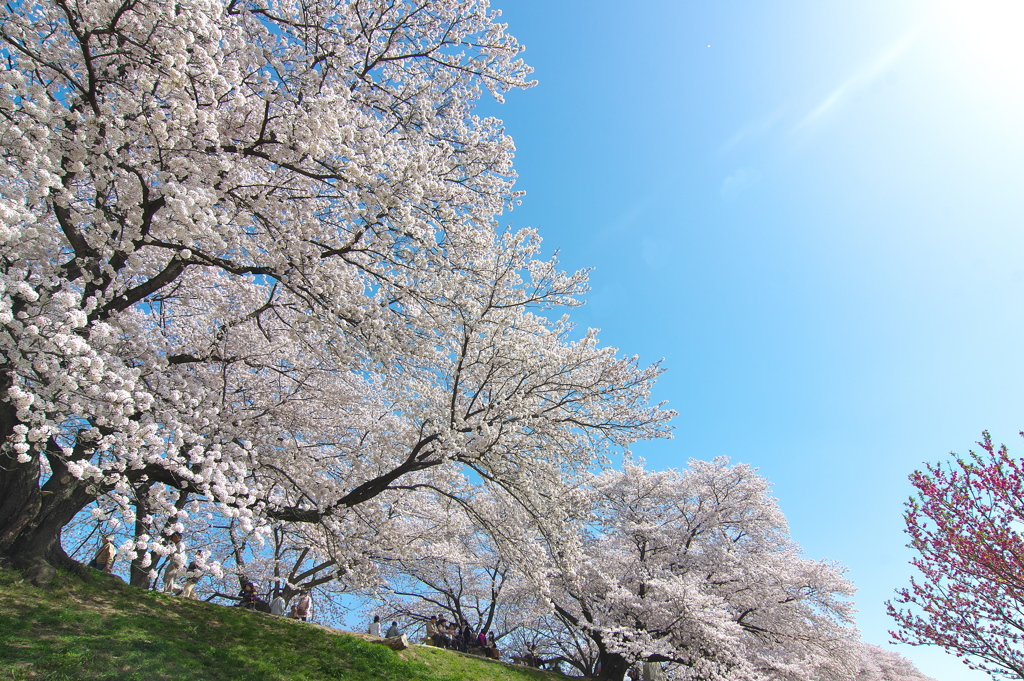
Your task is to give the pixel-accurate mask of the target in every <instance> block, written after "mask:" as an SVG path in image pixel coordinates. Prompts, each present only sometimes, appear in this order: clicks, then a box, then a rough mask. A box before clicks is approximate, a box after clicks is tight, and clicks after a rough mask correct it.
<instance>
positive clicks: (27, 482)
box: [0, 455, 95, 584]
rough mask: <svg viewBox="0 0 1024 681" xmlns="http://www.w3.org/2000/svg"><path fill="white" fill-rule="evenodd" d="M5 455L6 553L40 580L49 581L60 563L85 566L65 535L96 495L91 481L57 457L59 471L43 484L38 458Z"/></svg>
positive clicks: (1, 508) (2, 529)
mask: <svg viewBox="0 0 1024 681" xmlns="http://www.w3.org/2000/svg"><path fill="white" fill-rule="evenodd" d="M2 458H3V460H4V463H5V464H7V465H4V466H0V498H2V499H3V501H2V502H0V555H2V556H3V558H4V559H5V562H8V563H9V564H10V565H12V566H13V567H15V568H17V569H20V570H22V571H24V572H25V576H26V577H28V579H29V580H30V581H32V582H33V583H36V584H45V583H46V582H49V581H50V579H52V578H53V576H54V574H55V571H54V568H56V567H61V568H66V569H70V570H72V571H75V572H81V571H82V570H83V569H84V568H83V567H82V565H81V564H80V563H78V562H76V561H74V560H72V559H71V558H70V557H69V556H68V555H67V554H66V553H65V552H64V549H63V547H61V545H60V535H61V531H62V530H63V529H64V526H65V525H67V524H68V523H69V522H71V519H72V518H74V517H75V516H76V515H77V514H78V513H79V512H80V511H81V510H82V509H83V508H85V507H86V506H87V505H88V504H89V503H90V502H92V501H93V500H94V499H95V496H94V495H93V494H91V493H89V492H87V491H86V489H85V488H86V483H84V482H82V481H81V480H78V479H76V478H74V477H72V476H71V475H70V474H69V473H68V472H67V469H66V468H65V467H64V465H63V463H61V462H59V461H54V462H52V463H51V466H53V467H54V473H53V475H52V476H50V478H49V479H48V480H47V481H46V483H45V484H44V485H43V486H42V487H40V486H39V464H38V463H37V462H36V461H34V460H33V461H31V462H29V463H27V464H19V463H17V461H16V459H14V458H13V457H11V456H7V455H2ZM54 464H57V465H54Z"/></svg>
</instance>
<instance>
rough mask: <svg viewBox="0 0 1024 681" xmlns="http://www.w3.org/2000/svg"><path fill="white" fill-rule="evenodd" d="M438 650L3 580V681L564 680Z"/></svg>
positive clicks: (71, 585)
mask: <svg viewBox="0 0 1024 681" xmlns="http://www.w3.org/2000/svg"><path fill="white" fill-rule="evenodd" d="M565 678H566V677H563V676H561V675H558V674H552V673H549V672H541V671H539V670H534V669H526V668H524V667H514V666H510V665H504V664H500V663H495V662H488V661H486V660H483V659H478V658H471V657H468V656H463V655H458V654H456V653H452V652H449V651H445V650H438V649H436V648H428V647H425V646H413V647H412V648H410V649H409V650H405V651H402V652H401V653H395V652H393V651H391V650H389V649H387V648H385V647H384V646H381V645H377V644H374V643H369V642H367V641H364V640H362V639H360V638H357V637H353V636H347V635H337V634H333V633H331V632H329V631H325V630H324V629H321V628H319V627H316V626H312V625H308V624H304V623H302V622H296V621H291V620H285V619H280V618H276V617H270V616H269V615H260V614H258V613H250V612H246V611H241V610H239V609H237V608H226V607H223V606H216V605H210V604H207V603H199V602H196V601H187V600H182V599H180V598H176V597H174V596H166V595H163V594H158V593H154V592H150V591H142V590H140V589H134V588H132V587H129V586H126V585H125V584H123V583H122V582H120V581H119V580H115V579H112V578H105V577H102V576H99V575H96V576H95V577H93V578H92V579H91V580H90V581H88V582H83V581H81V580H79V579H77V578H74V577H70V576H67V575H64V574H60V575H58V577H57V579H56V580H54V583H53V585H51V586H50V587H48V588H46V589H39V588H36V587H33V586H31V585H30V584H28V583H25V582H22V581H21V579H20V576H19V575H17V574H16V573H13V572H8V571H0V680H3V681H6V680H8V679H18V680H20V679H40V680H43V679H45V680H47V681H58V680H59V681H64V680H69V681H70V680H72V679H75V680H77V679H87V680H89V681H93V680H98V679H111V680H113V679H118V680H119V681H130V680H136V679H137V680H139V681H161V680H165V679H175V680H176V679H181V680H183V681H184V680H186V679H187V680H189V681H193V680H195V679H201V680H203V681H221V680H225V681H226V680H228V679H231V680H232V681H235V680H250V679H251V680H253V681H255V680H257V679H258V680H260V681H263V680H268V681H269V680H273V681H321V680H324V681H326V680H327V679H333V680H340V681H371V680H372V681H376V680H378V679H379V680H380V681H456V680H458V681H560V680H563V679H565Z"/></svg>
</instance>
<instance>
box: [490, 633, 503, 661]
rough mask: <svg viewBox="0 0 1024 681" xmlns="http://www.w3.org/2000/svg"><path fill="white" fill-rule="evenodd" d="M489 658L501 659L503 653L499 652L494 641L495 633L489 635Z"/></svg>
mask: <svg viewBox="0 0 1024 681" xmlns="http://www.w3.org/2000/svg"><path fill="white" fill-rule="evenodd" d="M487 657H489V658H491V659H492V660H500V659H501V651H500V650H498V644H497V643H496V642H495V640H494V632H493V631H492V632H491V633H490V634H488V635H487Z"/></svg>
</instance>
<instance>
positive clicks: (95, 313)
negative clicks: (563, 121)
mask: <svg viewBox="0 0 1024 681" xmlns="http://www.w3.org/2000/svg"><path fill="white" fill-rule="evenodd" d="M0 39H2V46H0V53H2V56H3V60H4V69H3V71H2V72H0V139H2V148H3V153H4V163H3V166H2V168H0V173H2V174H0V220H2V222H0V320H2V322H3V326H2V330H0V345H2V357H0V442H2V443H3V445H2V451H0V560H2V562H3V563H4V564H5V565H11V566H14V567H16V568H18V569H21V570H23V571H24V572H25V574H26V576H27V577H28V578H29V579H31V580H33V581H34V582H36V583H45V582H46V581H47V580H48V579H50V578H51V576H52V574H53V572H54V568H55V567H64V568H67V569H70V570H81V569H82V567H81V563H80V562H79V561H76V560H75V559H74V557H73V556H76V555H81V551H83V550H87V549H86V548H85V547H87V546H88V545H89V540H90V535H92V534H94V533H95V532H96V531H97V530H99V531H101V532H102V533H114V534H119V535H120V536H121V537H122V539H123V541H122V542H121V555H122V557H123V558H124V559H125V560H127V561H129V563H130V564H129V568H128V570H127V575H126V576H127V577H128V579H129V580H130V581H131V583H133V584H136V585H138V586H150V585H152V584H153V583H154V579H155V578H156V577H157V572H158V570H157V568H158V567H159V566H160V565H161V561H163V562H164V563H166V561H167V560H169V557H170V556H172V555H177V554H178V552H179V551H180V546H178V545H177V544H176V543H175V542H174V541H173V538H175V537H177V536H178V534H179V533H181V534H184V535H185V537H186V538H187V539H186V542H187V543H191V545H192V546H199V545H203V546H205V547H206V549H207V553H206V556H205V557H204V558H203V559H202V560H200V561H199V562H200V564H201V565H200V567H204V568H205V567H208V568H209V572H211V573H212V574H214V575H215V576H220V577H221V578H223V579H224V580H230V579H236V580H237V579H262V580H267V581H273V582H274V583H276V584H277V585H278V586H280V587H281V588H282V589H283V590H284V592H285V593H286V595H288V594H292V593H294V592H295V591H296V590H297V589H299V588H309V587H320V588H333V589H337V590H349V591H351V590H363V591H366V590H368V589H377V590H378V592H380V589H381V588H382V585H385V586H386V587H387V588H386V589H385V591H384V593H386V594H388V598H389V599H391V604H392V605H393V606H394V607H395V608H398V607H407V608H408V607H411V606H409V603H410V599H411V601H412V602H415V601H416V600H417V599H419V600H423V599H424V598H426V599H432V600H431V602H433V603H434V604H436V605H439V606H441V607H443V608H449V609H451V612H452V613H453V615H462V614H464V608H468V607H469V603H470V601H468V600H465V599H464V598H463V595H464V594H465V593H468V592H469V591H473V590H477V591H478V590H479V588H483V587H486V588H487V589H489V592H488V594H484V596H485V597H481V598H477V599H476V600H474V601H473V607H474V608H476V613H477V616H478V619H479V620H481V621H482V620H484V619H486V622H487V623H488V625H490V626H497V627H498V628H499V629H501V630H502V632H503V634H508V635H509V636H510V637H514V636H519V637H521V638H522V640H523V642H524V643H525V642H527V639H529V641H530V642H533V643H537V642H538V641H541V642H543V643H544V644H545V645H546V646H547V647H548V649H549V650H551V651H553V652H557V656H558V657H559V658H560V660H561V661H564V662H565V664H567V665H570V666H573V667H575V668H577V669H578V670H579V671H581V672H585V673H593V672H594V670H595V666H596V665H597V664H598V663H599V664H600V667H601V670H602V672H601V673H602V676H603V677H604V678H607V679H621V678H622V676H623V674H624V673H625V671H626V669H627V667H629V666H630V665H632V664H634V663H636V662H638V661H641V660H645V661H651V662H664V663H666V664H667V665H668V669H669V670H670V673H672V674H673V675H674V676H675V677H676V678H680V679H707V680H712V679H748V678H749V679H762V678H763V679H818V678H821V679H824V678H836V679H838V678H852V677H854V676H856V675H857V674H860V675H861V677H862V678H864V679H866V680H869V681H874V680H875V679H882V678H886V679H890V678H897V677H896V676H893V675H892V674H890V675H888V676H885V675H882V676H879V674H882V672H878V673H877V674H876V673H875V671H871V670H876V671H877V670H878V669H882V668H883V667H885V668H886V669H889V668H892V669H895V668H898V667H899V664H896V663H893V662H892V660H891V659H888V658H885V655H884V654H883V653H880V652H872V651H871V650H870V649H866V648H862V647H859V644H857V643H856V637H855V633H854V630H853V628H852V623H851V619H850V618H851V611H850V606H849V603H848V601H847V597H848V596H849V595H850V593H851V587H850V585H849V583H848V582H847V581H845V580H844V579H843V577H842V574H841V570H839V569H838V568H837V567H836V566H834V565H830V564H827V563H822V562H815V561H809V560H807V559H804V558H802V557H800V556H799V553H798V551H797V549H796V547H795V545H794V544H793V543H792V542H791V541H790V539H789V538H788V536H787V533H786V529H785V521H784V518H783V517H782V515H781V513H780V512H779V511H778V508H777V507H776V506H775V504H774V502H773V501H772V500H771V498H770V497H769V496H768V488H767V484H766V482H765V481H764V480H763V479H762V478H759V477H758V476H756V475H755V474H754V473H753V472H752V471H751V470H750V469H749V468H747V467H745V466H729V465H727V464H726V463H725V462H724V461H715V462H712V463H699V462H694V463H693V464H692V466H691V468H690V470H689V471H687V472H685V473H676V472H666V473H658V472H649V471H646V470H645V469H644V468H643V467H642V465H640V464H638V463H636V462H631V461H627V463H626V464H625V465H624V466H623V468H622V469H621V470H614V469H611V468H608V467H607V464H608V463H609V458H608V456H609V455H610V454H611V453H613V452H615V451H621V450H623V449H625V448H627V447H628V446H629V445H630V443H633V442H636V441H638V440H644V439H651V438H659V437H666V436H667V435H668V434H669V426H668V421H669V420H670V419H671V417H672V416H673V414H672V412H671V411H670V410H667V409H665V408H664V407H663V406H662V405H652V404H651V403H650V400H649V393H650V389H651V386H652V384H653V382H654V380H655V379H656V377H657V376H658V375H659V373H660V371H661V369H660V368H659V366H658V365H652V366H647V367H645V366H641V365H640V364H639V363H638V360H637V359H636V358H635V357H633V358H630V357H621V356H619V355H618V354H617V353H616V351H615V350H614V349H611V348H605V347H602V346H600V345H599V343H598V341H597V337H596V333H595V332H594V331H587V332H577V331H576V330H575V329H574V328H573V326H572V325H571V323H570V322H569V320H568V318H567V316H566V315H565V311H566V310H567V309H570V308H572V307H573V306H575V305H577V304H579V301H580V296H581V295H582V294H583V293H585V291H586V286H587V277H586V273H585V272H576V273H566V272H563V271H561V270H560V269H559V267H558V265H557V263H556V262H555V261H554V260H553V259H544V258H542V257H541V255H540V240H539V237H538V236H537V235H536V234H535V233H534V232H532V231H529V230H524V231H519V232H509V231H505V230H502V229H501V226H500V222H499V221H500V219H501V216H502V214H503V212H504V211H506V210H510V209H511V208H512V207H513V206H514V205H515V203H516V202H517V201H518V198H519V196H518V193H517V192H516V191H515V190H514V180H515V173H514V171H513V168H512V154H513V145H512V141H511V139H509V138H508V136H507V135H505V133H504V131H503V129H502V127H501V124H500V121H498V120H496V119H492V118H482V117H479V116H478V115H476V114H475V113H474V103H475V102H476V101H478V100H479V99H480V97H481V96H483V94H484V92H485V91H486V92H489V93H490V94H491V95H492V96H494V97H496V98H497V99H499V100H500V99H501V98H502V95H503V93H505V92H507V91H509V90H511V89H516V88H525V87H528V86H530V85H531V81H529V80H528V78H529V73H530V69H529V68H528V67H527V66H526V65H525V64H524V63H523V62H522V61H521V59H520V58H519V54H520V52H521V51H522V47H521V46H520V45H519V44H518V43H517V41H516V40H515V39H514V38H513V37H512V36H510V35H509V34H507V33H506V30H505V26H504V25H503V24H501V23H499V17H498V14H497V13H496V12H493V11H492V10H490V9H489V7H488V4H487V2H486V0H475V1H474V0H468V1H463V0H345V1H344V2H342V1H341V0H90V1H89V2H80V1H78V0H45V1H43V0H41V1H38V2H13V3H7V4H5V5H3V7H0ZM598 470H603V472H600V473H594V471H598ZM70 544H74V546H70ZM69 551H70V554H71V555H69ZM452 575H457V576H458V579H460V580H465V581H464V582H457V581H455V578H454V577H452ZM403 585H405V586H403ZM223 588H224V589H228V588H230V587H229V585H228V582H225V584H224V585H223ZM446 599H447V600H446ZM403 603H404V604H405V605H404V606H403V605H402V604H403ZM410 612H411V611H410ZM509 640H512V639H511V638H510V639H509ZM887 660H888V661H887ZM866 661H868V662H866ZM897 662H898V660H897ZM886 665H888V666H886ZM865 674H867V676H865ZM871 674H875V675H874V676H872V675H871ZM899 678H904V677H899ZM905 678H908V679H910V678H920V677H914V676H913V675H910V674H909V672H908V675H906V676H905Z"/></svg>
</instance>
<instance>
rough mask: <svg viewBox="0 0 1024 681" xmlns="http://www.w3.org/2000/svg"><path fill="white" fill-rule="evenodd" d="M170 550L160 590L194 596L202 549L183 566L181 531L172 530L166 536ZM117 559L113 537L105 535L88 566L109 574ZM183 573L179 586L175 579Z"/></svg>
mask: <svg viewBox="0 0 1024 681" xmlns="http://www.w3.org/2000/svg"><path fill="white" fill-rule="evenodd" d="M167 542H168V544H169V545H170V547H171V552H170V553H169V554H168V555H167V560H166V561H165V562H164V584H163V589H162V591H163V592H164V593H169V594H180V595H181V596H182V597H184V598H192V599H195V598H196V593H195V589H196V584H198V583H199V580H200V579H202V578H203V570H202V566H201V565H200V562H202V559H203V558H204V556H205V554H204V552H203V550H202V549H199V550H198V551H196V556H195V559H194V560H193V561H192V562H191V563H189V564H188V566H187V567H186V566H185V560H186V557H185V552H184V551H183V550H182V546H181V533H180V532H174V533H172V534H171V535H170V536H168V537H167ZM116 560H117V547H116V546H114V537H113V536H112V535H107V536H105V537H103V541H102V543H101V544H100V548H99V550H98V551H96V555H95V556H94V557H93V559H92V562H90V563H89V567H91V568H93V569H95V570H99V571H100V572H102V573H104V574H108V575H109V574H111V573H112V572H113V570H114V562H115V561H116ZM183 573H184V576H185V584H184V586H182V587H179V586H178V584H177V580H178V578H179V577H181V576H182V574H183Z"/></svg>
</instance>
